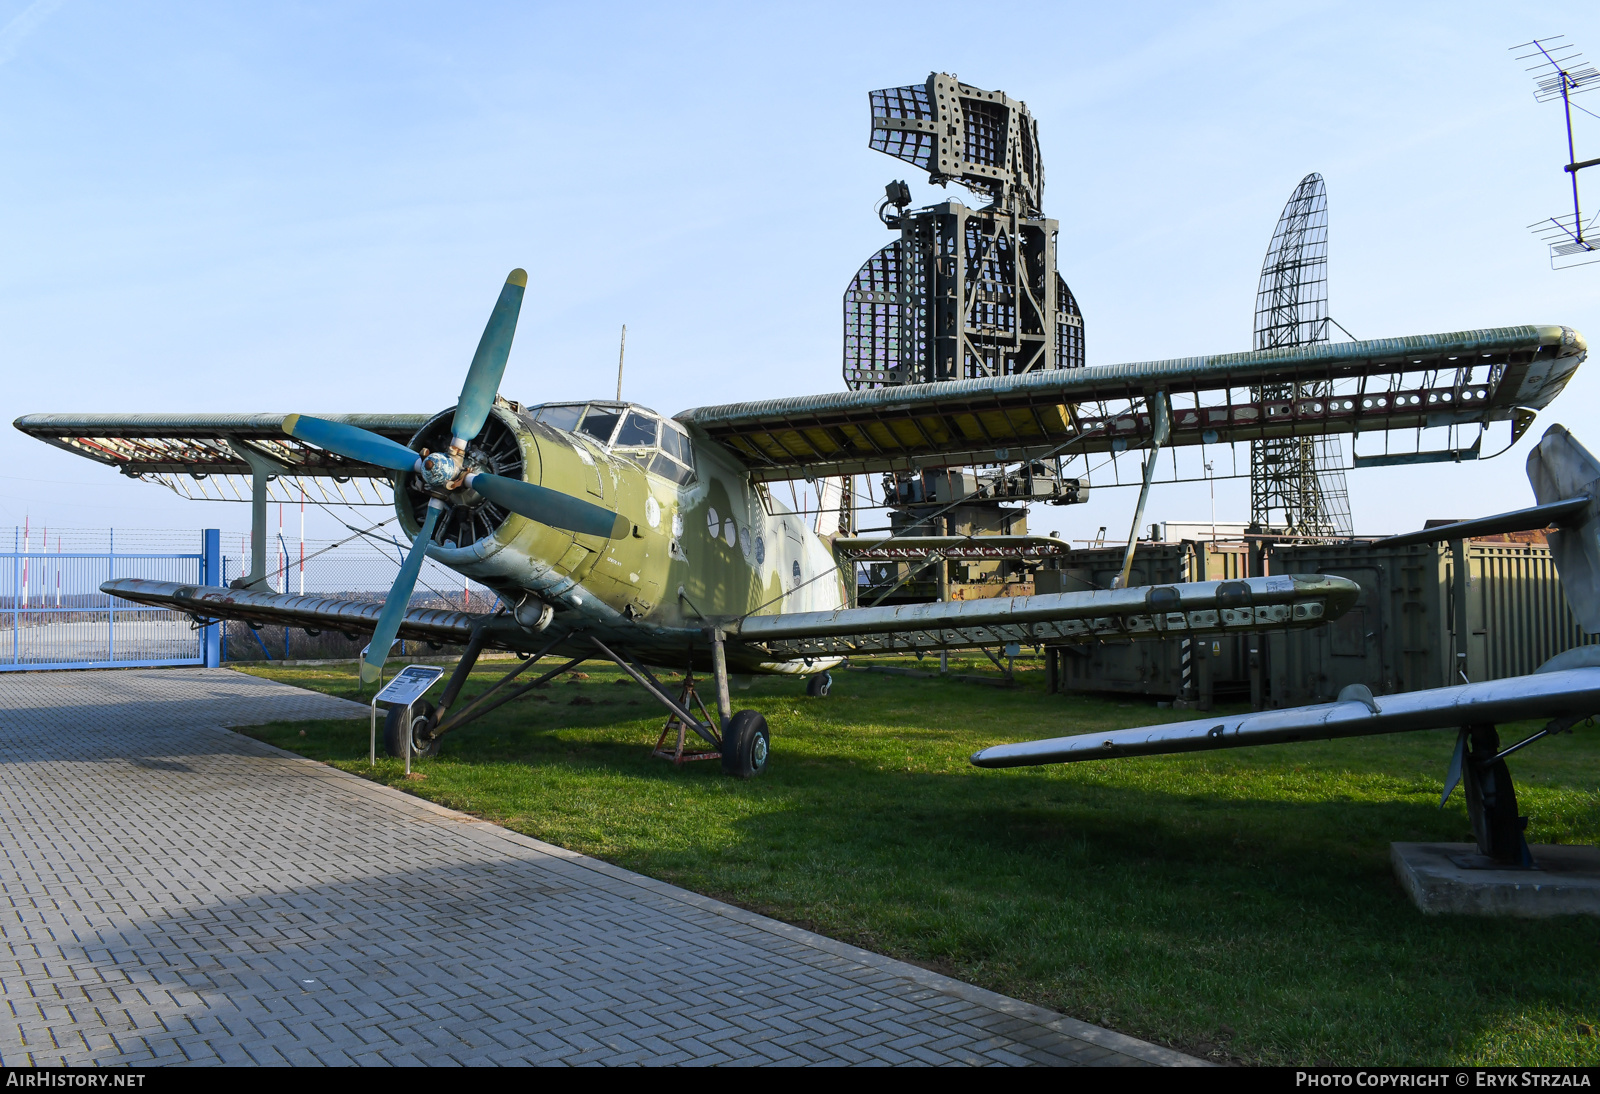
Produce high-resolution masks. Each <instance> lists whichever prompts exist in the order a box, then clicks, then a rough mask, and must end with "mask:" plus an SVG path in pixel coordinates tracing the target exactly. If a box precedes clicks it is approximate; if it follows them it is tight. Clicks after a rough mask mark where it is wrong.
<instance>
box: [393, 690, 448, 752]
mask: <svg viewBox="0 0 1600 1094" xmlns="http://www.w3.org/2000/svg"><path fill="white" fill-rule="evenodd" d="M432 722H433V704H432V703H430V702H427V701H426V700H424V701H422V702H420V703H417V704H415V705H414V706H412V707H410V708H409V709H408V708H406V707H390V708H389V713H388V714H386V715H384V718H383V751H384V753H385V754H386V755H389V756H393V757H394V758H395V759H402V758H404V756H405V754H406V738H407V737H410V739H411V755H412V756H413V757H417V756H437V755H438V754H439V741H438V739H437V738H435V739H433V740H429V739H428V738H427V737H425V736H423V735H424V734H425V733H427V731H428V727H429V725H431V724H432ZM408 723H409V724H408Z"/></svg>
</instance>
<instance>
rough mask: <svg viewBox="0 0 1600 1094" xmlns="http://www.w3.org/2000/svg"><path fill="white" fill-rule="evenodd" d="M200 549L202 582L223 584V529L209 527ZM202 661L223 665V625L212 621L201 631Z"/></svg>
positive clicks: (213, 664)
mask: <svg viewBox="0 0 1600 1094" xmlns="http://www.w3.org/2000/svg"><path fill="white" fill-rule="evenodd" d="M202 534H203V535H204V537H205V538H204V540H203V542H202V546H201V551H200V583H201V584H202V585H221V584H222V529H220V528H207V529H205V531H204V532H203V533H202ZM200 663H201V664H203V665H204V666H205V667H206V668H208V669H214V668H218V667H220V666H221V665H222V625H221V624H219V623H211V624H209V625H207V626H206V627H205V628H204V629H202V630H201V632H200Z"/></svg>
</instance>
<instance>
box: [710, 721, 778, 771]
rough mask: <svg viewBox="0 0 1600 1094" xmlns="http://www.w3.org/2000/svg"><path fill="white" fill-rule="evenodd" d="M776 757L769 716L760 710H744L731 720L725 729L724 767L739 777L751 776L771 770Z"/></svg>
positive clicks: (724, 769) (723, 733)
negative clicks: (769, 728)
mask: <svg viewBox="0 0 1600 1094" xmlns="http://www.w3.org/2000/svg"><path fill="white" fill-rule="evenodd" d="M771 757H772V735H771V734H770V733H768V732H767V719H766V718H765V717H764V716H763V715H762V713H761V712H760V711H759V710H741V711H739V712H738V713H736V714H735V715H734V716H733V717H732V718H729V719H728V726H727V728H726V729H724V730H723V731H722V770H723V773H724V774H727V775H732V776H733V777H734V778H738V779H749V778H754V777H755V776H757V775H759V774H761V773H762V772H763V771H765V770H766V769H767V761H768V760H769V759H771Z"/></svg>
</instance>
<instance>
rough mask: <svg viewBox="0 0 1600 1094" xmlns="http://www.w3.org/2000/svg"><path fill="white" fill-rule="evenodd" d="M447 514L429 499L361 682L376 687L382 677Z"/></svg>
mask: <svg viewBox="0 0 1600 1094" xmlns="http://www.w3.org/2000/svg"><path fill="white" fill-rule="evenodd" d="M444 510H445V504H444V502H442V501H440V500H439V499H438V498H429V499H428V515H427V516H425V517H423V518H422V530H421V531H420V532H418V533H417V538H416V539H414V540H412V541H411V550H410V551H409V552H407V553H406V560H405V562H403V563H401V564H400V574H399V576H397V577H396V578H395V579H394V584H393V585H391V586H390V587H389V595H388V596H386V597H384V598H383V611H382V612H380V613H378V626H377V629H376V630H374V631H373V632H372V642H371V643H370V644H369V645H368V646H367V656H366V657H365V658H363V659H362V661H361V682H362V683H363V684H371V683H375V682H376V681H377V680H378V678H379V677H381V676H382V675H383V663H384V662H385V661H387V660H388V659H389V647H390V646H391V645H393V644H394V636H395V635H397V634H399V633H400V623H401V621H402V620H404V619H405V617H406V612H407V611H408V610H409V609H410V607H411V592H412V590H413V589H415V588H416V587H417V576H418V575H419V574H421V573H422V560H423V559H424V558H425V557H427V554H428V544H429V542H431V541H432V539H433V529H434V527H435V526H436V525H437V524H438V523H439V516H440V514H442V513H443V512H444Z"/></svg>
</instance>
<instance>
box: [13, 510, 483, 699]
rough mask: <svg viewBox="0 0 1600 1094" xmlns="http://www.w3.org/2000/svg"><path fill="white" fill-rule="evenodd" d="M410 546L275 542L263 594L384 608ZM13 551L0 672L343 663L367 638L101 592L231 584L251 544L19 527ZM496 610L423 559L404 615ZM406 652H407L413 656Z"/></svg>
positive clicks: (143, 532) (473, 588)
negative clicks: (115, 584) (108, 585)
mask: <svg viewBox="0 0 1600 1094" xmlns="http://www.w3.org/2000/svg"><path fill="white" fill-rule="evenodd" d="M208 538H209V544H210V548H209V550H208ZM409 547H410V544H409V543H408V542H404V541H402V540H398V539H395V538H394V537H392V536H391V537H388V538H387V539H380V538H378V534H376V533H374V534H369V535H367V536H355V537H350V538H347V539H344V540H299V539H295V540H289V539H287V538H286V537H284V536H282V535H278V536H276V537H274V540H273V542H271V543H270V545H269V548H268V552H267V566H266V569H267V574H266V584H267V585H268V586H269V587H270V588H271V589H272V590H273V591H274V592H280V593H291V594H296V595H298V594H307V595H313V596H328V597H337V598H338V599H341V600H357V601H367V602H370V603H376V604H381V603H382V602H383V599H384V597H385V596H387V595H388V592H389V586H390V585H391V584H393V582H394V579H395V575H396V574H398V573H399V570H400V563H401V561H402V560H403V559H404V558H405V553H406V551H407V550H408V549H409ZM10 548H11V549H10V550H9V551H0V613H3V616H4V620H5V621H9V623H10V627H11V635H10V643H9V644H5V645H0V671H15V670H21V669H58V668H59V669H68V668H107V667H130V668H131V667H136V666H149V665H199V664H208V663H209V664H216V663H219V662H221V661H268V660H272V661H278V660H288V659H294V660H300V659H305V660H317V659H323V658H345V657H355V656H357V655H358V654H359V653H360V651H361V648H362V647H363V646H364V645H365V644H366V637H365V636H362V637H359V638H357V639H353V640H352V639H348V638H346V637H344V636H343V635H341V634H331V633H327V632H324V633H322V634H320V635H309V634H306V633H305V632H304V631H302V630H299V629H296V628H293V627H260V628H254V627H251V626H249V625H248V624H246V623H243V622H239V621H236V620H235V621H229V622H225V623H219V624H217V625H215V626H213V627H196V626H195V625H194V624H193V622H192V621H191V620H190V619H189V618H188V616H186V615H185V614H184V613H182V612H175V611H172V610H170V609H166V608H148V607H145V606H143V605H139V604H131V603H129V602H128V601H126V600H123V599H121V598H120V597H113V596H108V595H107V594H105V593H102V592H101V591H100V585H101V584H102V583H103V582H105V581H108V580H111V579H112V578H121V577H142V578H148V579H151V580H154V581H176V582H184V583H189V584H204V585H227V584H228V583H229V582H231V581H234V580H236V579H238V578H239V577H240V576H241V575H243V574H245V573H248V572H249V568H250V538H249V536H248V535H239V534H238V533H229V534H228V535H227V536H223V535H222V534H221V533H220V532H218V531H216V530H214V529H213V530H211V531H209V532H205V531H201V530H198V529H190V530H171V529H148V528H146V529H121V528H117V529H110V528H94V529H86V528H63V529H42V528H30V527H27V526H23V527H18V528H16V529H14V530H13V532H12V543H11V545H10ZM224 548H227V549H228V550H224ZM497 602H498V601H497V598H496V596H495V594H494V592H493V591H492V590H490V589H488V588H486V587H484V586H483V585H480V584H478V583H477V582H475V581H469V580H467V579H465V578H463V577H462V576H461V575H460V574H458V573H456V572H454V571H453V570H450V569H447V568H446V567H444V566H441V565H440V564H439V563H437V562H435V561H433V560H432V559H428V560H427V561H425V562H424V563H423V567H422V575H421V577H420V579H419V580H418V582H417V590H416V592H415V593H414V594H413V595H412V598H411V607H413V608H449V609H454V610H457V611H472V612H488V611H492V610H494V608H495V606H496V604H497ZM208 645H209V647H210V656H209V657H208V656H207V653H208ZM413 645H414V644H413ZM406 647H407V644H406V643H402V645H401V650H402V652H407V653H415V652H416V651H415V650H414V649H407V648H406Z"/></svg>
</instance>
